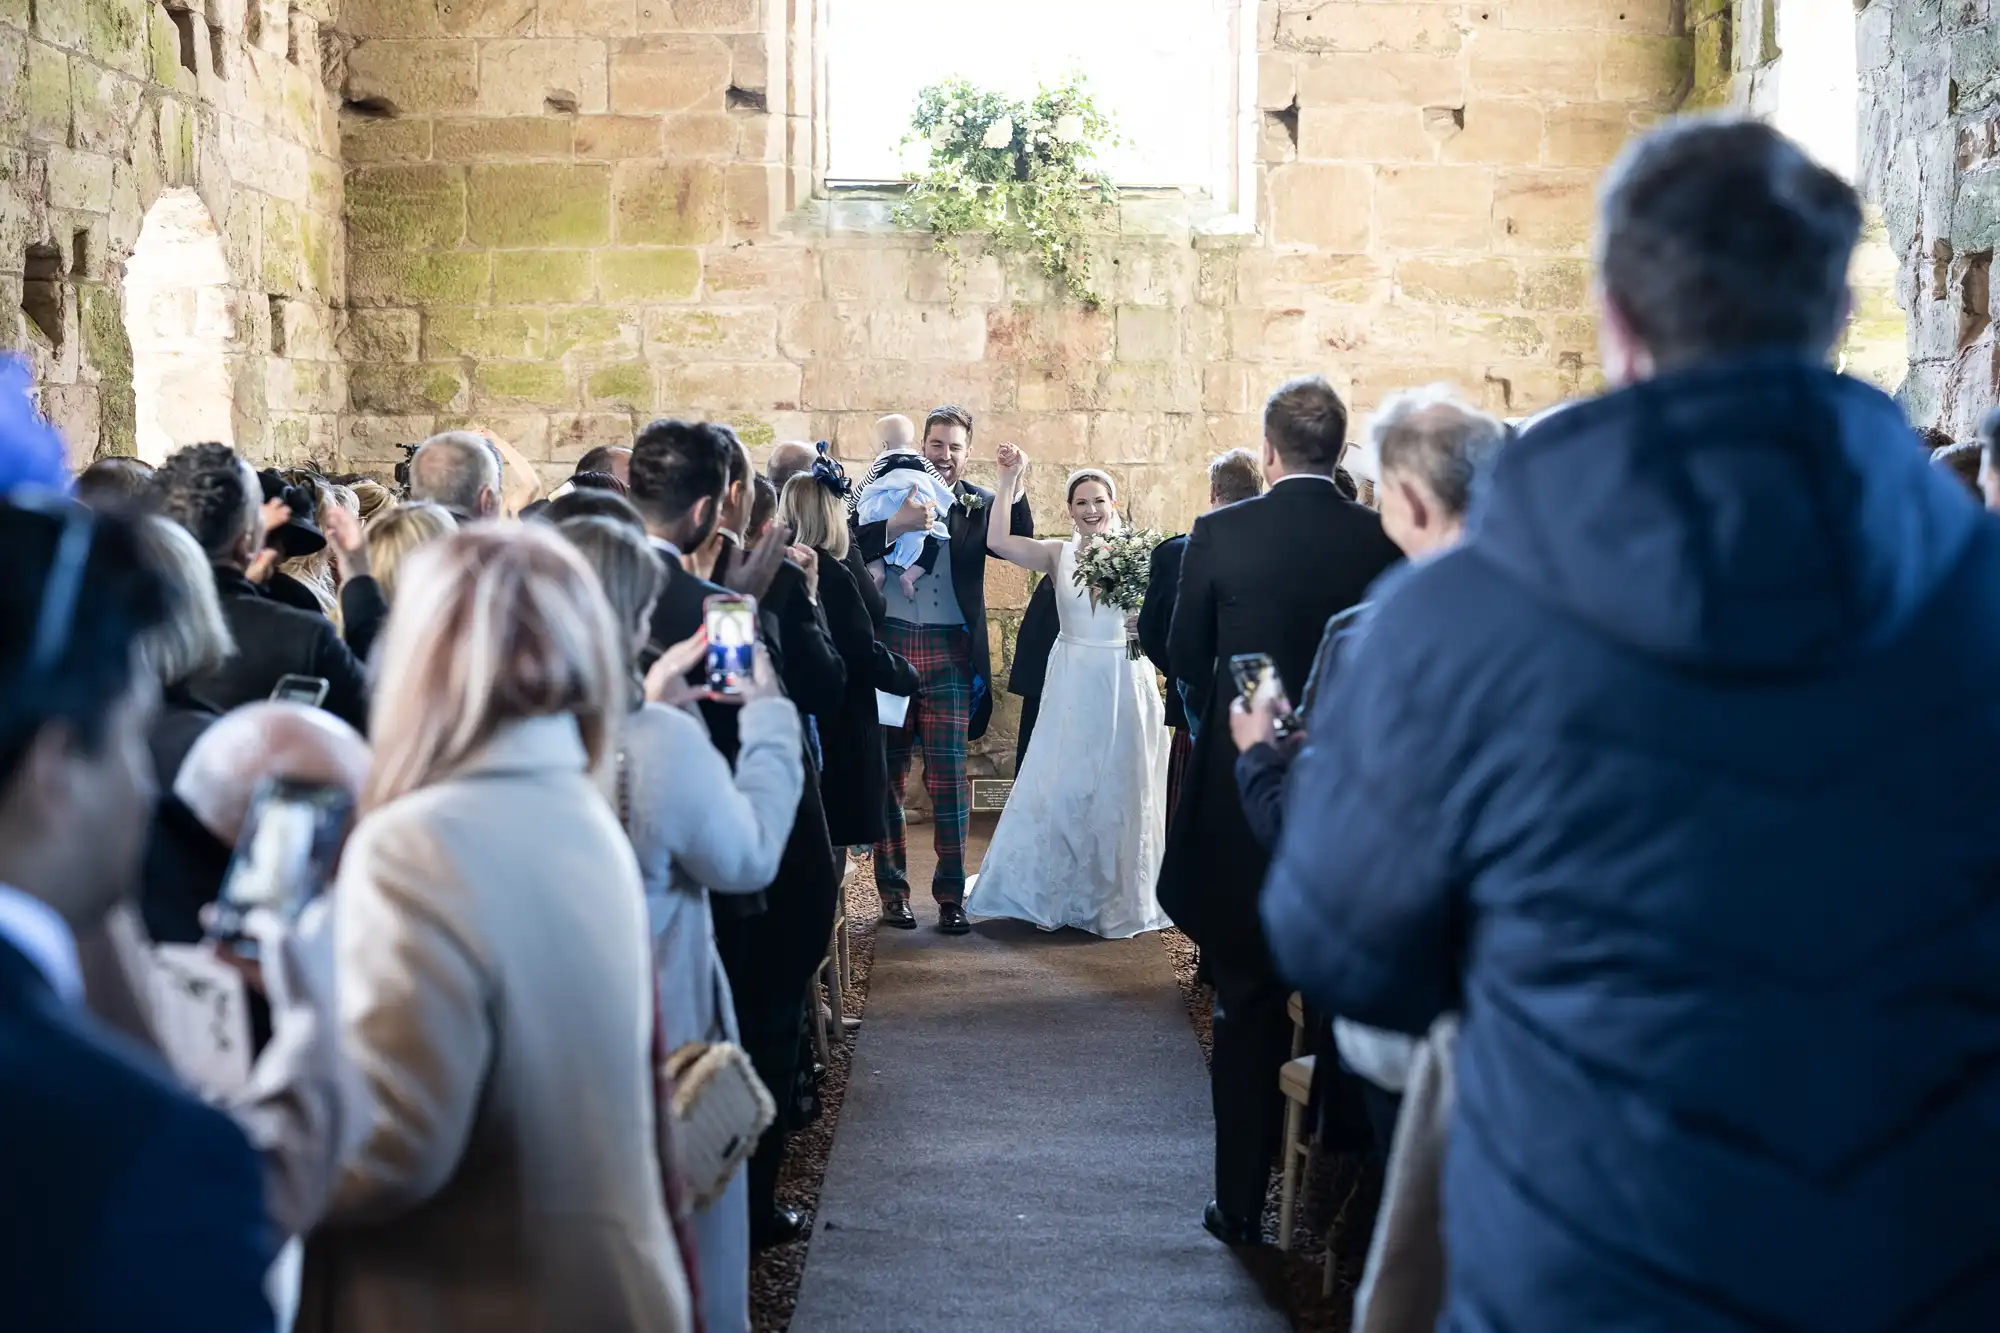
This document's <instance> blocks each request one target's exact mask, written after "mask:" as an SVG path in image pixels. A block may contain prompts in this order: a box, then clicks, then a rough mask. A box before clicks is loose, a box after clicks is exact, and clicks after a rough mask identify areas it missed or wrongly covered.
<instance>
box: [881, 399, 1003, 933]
mask: <svg viewBox="0 0 2000 1333" xmlns="http://www.w3.org/2000/svg"><path fill="white" fill-rule="evenodd" d="M923 450H924V457H926V458H928V459H929V460H930V461H931V466H932V467H934V468H936V469H937V472H938V475H939V476H940V477H942V478H944V482H945V485H947V486H949V487H950V488H951V490H952V493H953V494H954V495H956V496H957V497H958V503H957V504H955V505H953V506H952V507H951V511H950V512H949V513H948V514H946V515H945V516H944V520H945V526H946V527H947V528H948V529H950V532H951V540H950V541H948V542H947V543H945V549H944V550H942V551H940V552H939V553H938V562H937V567H936V568H935V569H933V570H932V571H931V572H930V573H929V574H927V575H925V576H924V577H923V578H921V579H919V580H918V581H917V590H916V595H915V596H910V595H908V594H906V593H904V591H903V589H902V586H901V584H900V582H899V581H898V580H896V579H890V580H889V581H888V583H887V585H886V586H885V587H884V588H883V590H882V591H883V595H884V597H885V598H886V599H887V601H888V605H889V618H888V621H887V623H886V624H885V625H884V626H883V629H882V641H883V643H884V644H885V645H887V647H888V648H889V650H890V651H891V652H894V653H896V654H898V655H899V656H902V657H905V658H907V659H909V662H910V665H911V666H913V667H915V668H916V669H917V679H918V688H917V696H916V698H915V699H914V700H913V701H912V702H911V704H910V716H909V717H908V718H907V719H905V725H904V726H903V727H902V728H901V729H899V730H896V731H891V732H890V733H889V738H888V746H889V809H888V817H889V833H888V836H887V837H886V838H884V839H883V840H882V841H881V842H878V843H877V844H875V883H876V886H877V888H879V889H880V891H881V894H882V923H883V924H884V925H888V926H896V927H899V928H901V929H903V930H914V929H915V928H916V924H917V918H916V915H915V914H914V913H912V912H911V911H910V879H909V850H908V841H907V830H906V828H905V826H904V821H903V793H904V791H905V790H906V789H907V788H908V786H909V781H910V755H911V753H912V752H913V751H914V750H915V748H916V746H917V744H918V742H919V741H921V742H922V744H923V747H924V788H925V790H927V791H928V792H929V793H930V797H931V810H932V812H933V816H934V818H935V819H936V827H935V828H934V829H933V831H932V837H933V839H934V841H935V846H936V847H937V859H938V865H937V874H936V875H934V876H933V877H932V879H931V896H932V897H934V898H936V899H937V904H938V929H939V930H941V931H943V932H944V933H945V934H947V935H963V934H965V933H966V931H968V930H970V929H971V926H970V924H969V923H968V922H967V921H966V919H965V831H966V826H967V824H968V822H969V818H970V812H969V810H968V808H967V805H966V789H965V746H966V742H967V741H976V740H978V739H979V738H980V737H981V736H984V735H985V734H986V724H987V722H988V721H989V720H990V719H991V718H992V716H993V672H992V666H991V663H990V660H989V655H988V650H987V642H986V556H987V550H986V511H987V506H989V505H991V504H992V503H993V492H992V491H989V490H987V489H986V488H985V487H983V486H975V485H973V484H972V483H971V482H969V481H967V480H966V479H965V466H966V462H967V459H968V458H969V456H970V454H971V450H972V414H971V413H969V412H967V411H966V410H965V409H964V408H962V407H953V406H950V405H949V404H947V405H945V406H943V407H938V408H933V409H932V410H931V414H930V415H929V416H928V417H926V418H925V419H924V443H923ZM930 522H931V512H930V510H929V509H928V508H927V507H926V506H925V505H924V504H923V502H922V501H921V500H920V499H919V498H918V497H917V496H916V495H914V494H913V495H912V496H911V498H910V503H909V504H906V505H905V506H904V507H903V509H902V511H901V512H899V513H898V514H896V516H895V517H893V518H891V519H889V520H888V521H887V522H885V523H868V524H863V525H862V526H861V527H860V528H859V529H858V536H859V539H860V544H861V555H862V558H863V559H865V560H869V561H875V560H880V559H881V558H882V554H883V552H884V551H885V550H886V549H887V548H888V546H889V543H891V542H893V541H895V540H896V538H898V537H900V536H902V535H903V534H904V533H906V532H915V531H918V530H920V529H922V528H925V527H928V526H929V525H930ZM1009 527H1010V530H1011V531H1012V532H1014V533H1015V534H1016V535H1017V536H1024V537H1028V536H1033V535H1034V531H1035V520H1034V516H1033V515H1032V514H1030V513H1029V512H1028V501H1027V497H1026V496H1023V497H1022V498H1021V499H1020V500H1019V501H1017V502H1016V503H1015V505H1014V511H1013V513H1012V515H1011V516H1010V523H1009Z"/></svg>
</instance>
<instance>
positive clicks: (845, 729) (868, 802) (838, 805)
mask: <svg viewBox="0 0 2000 1333" xmlns="http://www.w3.org/2000/svg"><path fill="white" fill-rule="evenodd" d="M861 578H862V580H863V582H866V583H868V584H869V585H870V586H871V587H872V586H873V585H874V580H872V579H870V578H869V577H868V574H867V573H866V571H865V570H864V572H863V573H862V575H861ZM819 601H820V606H821V608H822V609H823V610H824V611H825V613H826V623H827V627H828V628H829V629H830V630H831V631H832V634H833V642H834V646H835V647H836V648H837V649H838V650H839V652H840V656H841V659H842V660H843V661H844V662H845V663H846V665H847V688H846V691H845V693H844V694H843V695H842V697H841V700H840V704H839V706H838V707H836V708H833V709H830V710H820V711H816V712H815V713H814V715H813V717H814V721H815V723H816V724H817V725H818V728H819V743H820V754H821V759H822V765H821V771H820V797H821V799H822V802H823V803H824V805H825V806H826V830H827V835H828V836H829V837H831V838H832V839H833V845H834V846H836V847H859V846H862V845H864V844H867V843H873V842H876V841H878V840H879V839H881V838H882V837H883V836H884V835H885V834H886V833H887V832H888V828H887V824H888V818H887V805H886V802H887V801H888V799H889V762H888V756H887V753H886V752H885V750H884V749H883V746H882V723H881V721H880V720H879V717H878V714H877V712H876V704H875V691H877V690H887V691H888V692H889V693H891V694H902V695H910V694H915V693H916V692H917V673H916V670H915V669H914V668H913V667H911V665H910V664H909V663H908V662H906V661H904V660H903V659H902V658H900V657H898V656H897V655H896V654H894V653H892V652H890V651H889V649H888V648H887V647H886V646H885V645H884V644H883V643H882V641H881V640H879V639H878V638H876V637H875V622H874V621H873V620H872V619H870V617H869V615H868V603H867V601H866V599H864V598H863V597H862V595H861V590H860V589H859V588H857V587H855V585H854V576H853V574H851V573H850V572H849V571H848V567H847V565H846V564H845V563H843V562H841V561H838V560H835V559H834V558H833V557H831V556H829V555H828V554H827V553H826V552H825V551H821V552H820V555H819Z"/></svg>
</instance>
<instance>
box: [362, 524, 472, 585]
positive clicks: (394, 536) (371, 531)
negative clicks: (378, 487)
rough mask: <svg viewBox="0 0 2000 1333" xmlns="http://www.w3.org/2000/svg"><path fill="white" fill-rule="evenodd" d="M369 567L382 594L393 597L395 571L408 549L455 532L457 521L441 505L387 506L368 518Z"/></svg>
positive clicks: (412, 549) (408, 552)
mask: <svg viewBox="0 0 2000 1333" xmlns="http://www.w3.org/2000/svg"><path fill="white" fill-rule="evenodd" d="M364 531H366V533H367V534H368V566H369V569H370V570H371V571H372V572H373V573H374V575H375V582H377V583H379V584H381V585H382V596H383V597H385V598H387V599H388V600H389V601H391V602H393V601H395V600H396V571H397V569H398V568H399V567H400V566H401V565H402V563H403V561H404V559H405V558H406V557H407V556H408V555H409V554H410V552H412V551H414V550H416V549H417V548H418V547H419V546H423V545H425V544H427V543H429V542H434V541H436V540H437V539H438V538H440V537H449V536H450V535H451V534H452V533H454V532H457V531H458V520H457V519H455V518H453V517H452V516H451V511H450V510H449V509H446V508H445V507H444V506H443V505H439V504H431V503H430V502H429V501H426V500H417V501H413V502H411V503H409V504H400V505H397V506H395V507H394V508H392V509H386V510H384V511H383V512H381V513H379V514H377V515H376V516H375V517H374V518H373V519H371V520H369V523H368V526H367V528H366V529H364Z"/></svg>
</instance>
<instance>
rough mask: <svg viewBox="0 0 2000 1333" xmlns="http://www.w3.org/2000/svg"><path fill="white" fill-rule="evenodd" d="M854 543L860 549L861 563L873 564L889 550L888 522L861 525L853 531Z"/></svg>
mask: <svg viewBox="0 0 2000 1333" xmlns="http://www.w3.org/2000/svg"><path fill="white" fill-rule="evenodd" d="M854 541H855V544H856V545H858V546H859V547H860V548H861V560H862V563H864V564H873V563H875V562H876V561H877V560H880V559H881V558H882V556H883V554H884V553H885V552H886V551H888V549H889V521H888V520H887V519H884V520H882V521H881V522H880V523H863V524H861V525H860V526H859V527H857V528H855V529H854Z"/></svg>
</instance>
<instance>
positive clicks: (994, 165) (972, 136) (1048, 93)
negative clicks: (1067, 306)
mask: <svg viewBox="0 0 2000 1333" xmlns="http://www.w3.org/2000/svg"><path fill="white" fill-rule="evenodd" d="M904 142H905V143H906V144H915V143H922V144H925V145H927V146H928V147H929V149H930V164H929V165H928V166H927V167H926V168H925V169H924V171H923V172H922V174H920V175H919V176H918V177H917V178H916V179H915V180H914V181H912V182H911V185H910V193H909V196H908V198H907V200H906V201H905V202H904V203H903V205H902V206H901V207H900V208H898V209H897V210H896V221H897V222H898V223H899V224H900V225H902V226H905V227H915V228H921V229H924V230H927V231H929V232H930V233H931V240H932V244H933V246H934V247H935V249H936V250H937V252H938V253H939V254H941V255H943V256H944V257H945V258H946V259H947V260H948V261H949V264H950V272H951V289H952V292H953V294H954V295H956V293H957V291H958V284H959V280H960V278H961V276H962V274H963V272H964V257H963V254H962V253H961V251H960V248H959V238H960V237H962V236H965V235H967V234H970V233H985V234H986V235H988V236H990V237H991V238H992V242H991V243H992V244H993V245H994V246H996V247H997V248H999V249H1003V250H1019V251H1024V252H1028V253H1032V254H1034V255H1035V256H1036V257H1037V258H1038V259H1039V260H1040V261H1041V265H1042V272H1043V273H1045V274H1047V275H1048V277H1049V278H1050V279H1051V280H1053V281H1055V282H1056V283H1058V284H1059V285H1060V286H1061V287H1062V289H1063V290H1064V291H1065V292H1067V293H1068V294H1069V295H1070V296H1072V297H1074V298H1075V299H1077V300H1078V301H1081V302H1082V303H1083V304H1085V305H1087V306H1092V307H1095V306H1096V305H1097V304H1098V295H1097V291H1096V289H1095V287H1094V286H1093V285H1092V282H1091V278H1092V273H1091V249H1090V237H1091V234H1092V232H1093V231H1095V230H1098V229H1099V228H1100V227H1101V226H1102V225H1103V224H1104V222H1105V221H1106V219H1107V217H1108V216H1109V215H1110V214H1111V213H1112V211H1113V210H1114V209H1115V208H1116V207H1117V204H1118V191H1117V189H1116V188H1115V187H1114V186H1113V185H1112V184H1111V183H1110V182H1109V181H1107V180H1102V179H1093V178H1092V169H1093V167H1094V164H1095V161H1096V156H1097V151H1098V149H1099V148H1102V147H1104V146H1106V145H1109V144H1113V143H1116V142H1117V139H1116V138H1115V137H1114V135H1113V134H1112V125H1111V119H1110V117H1109V116H1107V115H1105V114H1104V112H1102V111H1101V110H1099V109H1098V107H1097V103H1096V102H1095V101H1094V100H1093V99H1092V98H1091V96H1090V92H1089V90H1088V88H1087V87H1086V86H1085V81H1084V79H1083V76H1081V75H1073V76H1071V77H1070V78H1067V79H1065V80H1063V81H1062V82H1061V83H1059V84H1057V85H1055V86H1054V87H1046V86H1045V87H1043V88H1041V89H1039V90H1038V91H1037V92H1036V93H1035V96H1034V97H1033V98H1031V99H1030V100H1028V101H1025V102H1022V101H1016V100H1013V99H1010V98H1008V97H1006V96H1004V95H1002V94H1000V93H994V92H987V91H984V90H982V89H979V88H975V87H973V86H972V84H970V83H968V82H967V81H966V80H964V79H959V78H953V79H947V80H945V81H944V82H943V83H936V84H932V85H931V86H930V87H928V88H926V89H924V90H923V91H922V92H921V93H919V94H918V95H917V109H916V112H915V114H913V115H912V116H911V118H910V133H909V135H908V136H907V137H906V138H905V139H904Z"/></svg>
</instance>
